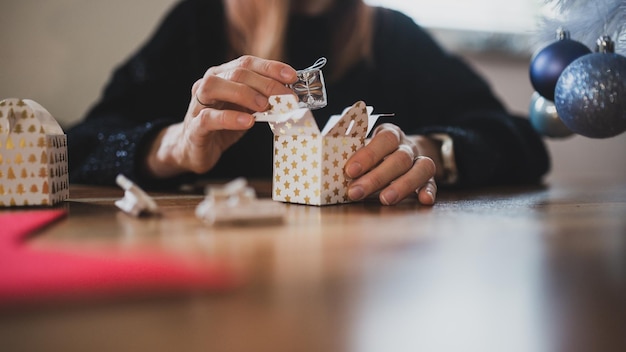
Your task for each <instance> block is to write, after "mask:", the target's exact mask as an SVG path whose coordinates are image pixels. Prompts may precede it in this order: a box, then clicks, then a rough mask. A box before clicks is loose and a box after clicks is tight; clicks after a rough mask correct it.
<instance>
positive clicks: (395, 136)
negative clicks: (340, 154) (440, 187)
mask: <svg viewBox="0 0 626 352" xmlns="http://www.w3.org/2000/svg"><path fill="white" fill-rule="evenodd" d="M344 172H345V174H346V176H347V177H350V178H352V179H353V180H352V182H351V183H350V185H349V186H348V197H350V199H351V200H361V199H363V198H365V197H367V196H369V195H371V194H373V193H375V192H377V191H380V194H379V199H380V202H381V203H382V204H384V205H393V204H397V203H398V202H400V201H401V200H403V199H405V198H406V197H408V196H411V195H414V194H416V193H417V197H418V199H419V201H420V203H422V204H425V205H432V204H434V203H435V197H436V195H437V185H436V184H435V172H436V167H435V163H434V162H433V160H432V159H431V158H430V157H428V156H424V155H421V154H420V150H418V146H417V144H416V142H415V141H413V140H412V139H410V138H409V137H407V136H406V135H405V134H404V132H402V130H401V129H400V128H399V127H397V126H395V125H393V124H383V125H380V126H379V127H377V128H376V130H374V133H373V136H372V138H371V140H370V141H369V143H368V144H367V145H365V146H364V147H363V148H361V149H359V150H358V151H357V152H356V153H355V154H354V155H353V156H352V157H351V158H350V159H349V160H348V161H347V162H346V165H345V168H344Z"/></svg>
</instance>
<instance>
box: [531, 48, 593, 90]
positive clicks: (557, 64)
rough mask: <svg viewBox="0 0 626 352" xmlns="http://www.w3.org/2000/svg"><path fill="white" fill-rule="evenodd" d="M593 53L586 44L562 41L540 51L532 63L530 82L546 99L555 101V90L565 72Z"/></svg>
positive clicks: (534, 56)
mask: <svg viewBox="0 0 626 352" xmlns="http://www.w3.org/2000/svg"><path fill="white" fill-rule="evenodd" d="M589 53H591V50H590V49H589V48H588V47H587V46H585V45H584V44H582V43H580V42H578V41H575V40H572V39H567V38H565V39H560V40H557V41H555V42H554V43H552V44H550V45H548V46H546V47H544V48H543V49H541V50H539V51H538V52H537V53H536V54H535V55H533V57H532V59H531V61H530V68H529V71H530V72H529V73H530V82H531V83H532V86H533V88H535V91H537V92H538V93H539V94H541V96H543V97H544V98H546V99H548V100H551V101H554V88H555V87H556V82H557V81H558V79H559V76H561V73H562V72H563V70H564V69H565V68H566V67H567V65H569V64H570V63H572V61H574V60H576V59H577V58H579V57H581V56H583V55H586V54H589Z"/></svg>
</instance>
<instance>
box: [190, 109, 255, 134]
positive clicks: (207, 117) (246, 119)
mask: <svg viewBox="0 0 626 352" xmlns="http://www.w3.org/2000/svg"><path fill="white" fill-rule="evenodd" d="M191 123H192V125H193V126H191V127H192V129H193V130H194V131H196V132H197V134H198V135H199V136H203V135H207V134H209V133H210V132H214V131H218V130H247V129H249V128H250V127H252V125H253V124H254V117H253V116H252V115H250V114H247V113H244V112H239V111H235V110H217V109H211V108H206V109H202V110H201V111H200V113H199V114H198V116H197V117H196V118H194V119H193V120H192V122H191Z"/></svg>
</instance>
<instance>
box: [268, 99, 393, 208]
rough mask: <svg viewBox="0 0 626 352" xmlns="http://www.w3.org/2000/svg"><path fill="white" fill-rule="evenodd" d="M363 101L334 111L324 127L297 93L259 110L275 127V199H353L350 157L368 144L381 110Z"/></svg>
mask: <svg viewBox="0 0 626 352" xmlns="http://www.w3.org/2000/svg"><path fill="white" fill-rule="evenodd" d="M372 111H373V108H372V107H369V106H366V105H365V103H364V102H363V101H358V102H356V103H355V104H354V105H352V106H350V107H347V108H346V109H344V111H343V112H342V113H341V114H340V115H333V116H331V117H330V119H329V121H328V123H327V124H326V126H325V127H324V128H323V129H322V130H321V131H320V129H319V128H318V126H317V123H316V122H315V118H314V117H313V113H312V112H311V110H310V109H308V108H299V107H298V101H297V100H296V98H295V97H294V96H292V95H280V96H272V97H270V109H269V110H268V111H266V112H264V113H257V114H256V118H257V121H267V122H268V123H269V125H270V128H271V129H272V132H273V133H274V158H273V162H274V171H273V179H272V199H274V200H276V201H282V202H288V203H299V204H310V205H328V204H337V203H346V202H349V199H348V194H347V191H348V183H349V181H350V180H349V179H348V178H347V177H346V176H345V175H344V172H343V168H344V165H345V163H346V161H347V160H348V159H349V158H350V157H351V156H352V154H354V153H355V152H356V151H357V150H359V149H360V148H361V147H363V145H364V144H365V138H366V137H367V135H368V134H369V132H370V130H371V128H372V127H373V125H374V124H375V122H376V120H377V118H378V117H379V116H381V115H372Z"/></svg>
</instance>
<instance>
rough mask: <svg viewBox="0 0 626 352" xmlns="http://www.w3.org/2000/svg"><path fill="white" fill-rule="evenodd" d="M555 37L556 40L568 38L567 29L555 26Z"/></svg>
mask: <svg viewBox="0 0 626 352" xmlns="http://www.w3.org/2000/svg"><path fill="white" fill-rule="evenodd" d="M556 39H557V40H565V39H570V33H569V31H568V30H565V29H564V28H563V27H559V28H557V30H556Z"/></svg>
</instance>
